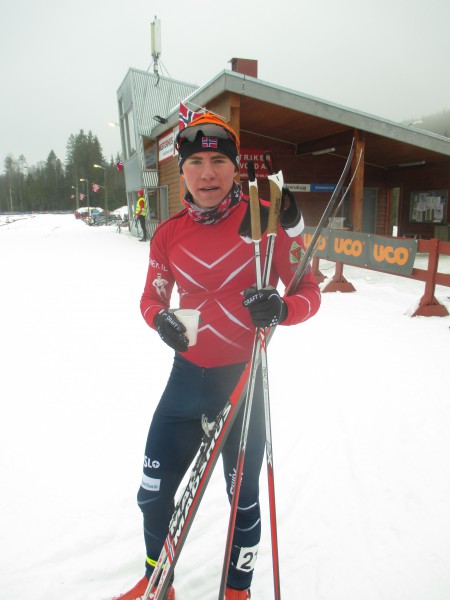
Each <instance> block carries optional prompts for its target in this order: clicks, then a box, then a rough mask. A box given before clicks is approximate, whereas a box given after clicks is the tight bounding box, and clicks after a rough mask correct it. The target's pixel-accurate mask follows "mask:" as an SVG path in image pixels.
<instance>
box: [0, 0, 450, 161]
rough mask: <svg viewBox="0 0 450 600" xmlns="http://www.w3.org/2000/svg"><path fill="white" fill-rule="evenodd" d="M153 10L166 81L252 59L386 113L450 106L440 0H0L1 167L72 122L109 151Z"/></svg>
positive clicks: (147, 64) (321, 92) (37, 150)
mask: <svg viewBox="0 0 450 600" xmlns="http://www.w3.org/2000/svg"><path fill="white" fill-rule="evenodd" d="M155 15H156V16H157V17H158V18H159V19H160V20H161V25H162V55H161V67H160V70H161V72H162V74H164V75H168V76H170V77H173V78H174V79H178V80H181V81H186V82H189V83H194V84H197V85H203V84H205V83H207V82H208V81H209V80H210V79H212V78H213V77H215V76H216V75H217V74H218V73H220V72H221V71H222V70H223V69H231V65H230V64H229V60H230V59H231V58H232V57H240V58H251V59H256V60H258V76H259V78H260V79H262V80H264V81H267V82H269V83H273V84H276V85H280V86H283V87H287V88H291V89H294V90H297V91H300V92H303V93H305V94H309V95H313V96H317V97H318V98H321V99H324V100H327V101H330V102H335V103H337V104H341V105H344V106H347V107H350V108H354V109H357V110H359V111H362V112H366V113H370V114H373V115H378V116H381V117H384V118H386V119H391V120H394V121H403V120H405V119H411V121H412V120H415V119H420V117H421V116H424V115H428V114H430V113H434V112H439V111H442V110H445V109H450V30H449V23H450V0H427V1H424V0H308V1H306V0H276V1H273V2H267V0H260V1H259V2H256V1H254V0H253V1H252V0H239V1H238V0H227V1H226V2H222V3H220V2H215V1H211V0H210V1H208V0H198V1H197V2H192V3H189V2H185V1H184V2H183V1H181V0H154V1H148V0H77V1H75V0H71V1H70V2H69V1H68V0H46V2H45V3H44V4H42V3H40V2H37V1H36V0H14V2H7V1H6V0H2V7H1V17H0V77H1V90H2V92H1V105H0V106H1V110H0V161H1V165H0V171H3V164H4V159H5V157H6V156H7V155H8V154H12V155H13V157H14V158H18V157H19V156H20V155H21V154H23V155H25V157H26V159H27V161H28V164H30V165H33V164H36V163H37V162H39V161H41V160H46V158H47V156H48V154H49V152H50V151H51V150H54V151H55V153H56V155H57V156H58V158H60V159H61V160H62V161H63V162H64V160H65V158H66V144H67V140H68V138H69V136H70V135H71V134H76V133H78V132H79V131H80V129H83V130H85V131H86V132H87V131H89V130H92V132H93V133H94V134H95V135H97V137H98V138H99V141H100V143H101V144H102V148H103V151H104V154H105V155H106V156H107V157H108V158H109V156H110V155H111V154H113V155H114V156H115V154H116V153H117V152H120V150H121V148H120V138H119V131H118V129H116V128H111V127H110V126H109V125H108V123H109V122H110V121H118V112H117V98H116V92H117V88H118V87H119V85H120V84H121V82H122V80H123V79H124V77H125V75H126V74H127V71H128V69H129V68H136V69H141V70H143V71H146V70H148V69H150V70H152V69H153V67H152V57H151V46H150V40H151V38H150V25H151V22H152V21H153V20H154V17H155Z"/></svg>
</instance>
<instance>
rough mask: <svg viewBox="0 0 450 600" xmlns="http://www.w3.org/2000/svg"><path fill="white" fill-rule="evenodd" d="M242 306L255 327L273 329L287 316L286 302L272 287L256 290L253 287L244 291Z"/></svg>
mask: <svg viewBox="0 0 450 600" xmlns="http://www.w3.org/2000/svg"><path fill="white" fill-rule="evenodd" d="M244 296H245V300H244V302H243V305H244V306H246V307H247V308H248V310H249V311H250V317H251V319H252V323H253V325H254V326H255V327H274V326H275V325H278V323H282V322H283V321H284V320H285V319H286V317H287V314H288V309H287V305H286V302H285V301H284V300H283V299H282V297H281V296H280V294H279V293H278V292H277V290H276V289H275V288H273V287H270V286H269V287H266V288H262V289H261V290H257V289H256V288H255V287H251V288H247V289H246V290H245V291H244Z"/></svg>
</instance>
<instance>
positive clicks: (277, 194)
mask: <svg viewBox="0 0 450 600" xmlns="http://www.w3.org/2000/svg"><path fill="white" fill-rule="evenodd" d="M280 177H281V180H280ZM282 177H283V176H282V173H281V171H279V172H278V174H277V175H269V176H268V180H269V186H270V208H269V221H268V223H267V235H277V231H278V221H279V219H280V215H281V190H282V187H283V180H282Z"/></svg>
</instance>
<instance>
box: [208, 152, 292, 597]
mask: <svg viewBox="0 0 450 600" xmlns="http://www.w3.org/2000/svg"><path fill="white" fill-rule="evenodd" d="M248 173H249V196H250V224H251V239H252V242H253V244H254V259H255V271H256V288H257V289H258V290H259V289H261V288H263V287H266V286H268V285H269V278H270V271H271V266H272V257H273V250H274V244H275V238H276V235H277V231H278V221H279V219H280V215H281V200H282V189H283V175H282V173H281V171H279V172H278V173H271V174H270V175H269V176H268V179H269V186H270V208H269V217H268V223H267V250H266V256H265V262H264V271H262V268H261V249H260V244H261V213H260V203H259V196H258V186H257V182H256V178H255V170H254V163H253V161H249V163H248ZM266 333H267V330H266V329H264V328H257V329H256V332H255V337H254V342H253V351H252V358H251V368H250V373H251V376H250V380H249V383H248V387H247V394H246V398H245V404H244V415H243V421H242V432H241V438H240V443H239V451H238V458H237V463H236V472H235V487H234V491H233V496H232V501H231V508H230V519H229V523H228V533H227V541H226V545H225V556H224V561H223V568H222V578H221V583H220V590H219V600H223V598H224V596H225V588H226V580H227V576H228V569H229V562H230V557H231V551H232V547H233V535H234V527H235V523H236V514H237V509H238V503H239V493H240V488H241V482H242V475H243V469H244V461H245V452H246V446H247V438H248V431H249V427H250V417H251V409H252V402H253V395H254V388H255V381H256V374H257V371H258V366H257V365H258V363H259V361H258V354H259V358H260V362H261V373H262V380H263V381H262V383H263V395H264V417H265V430H266V463H267V480H268V487H269V509H270V530H271V541H272V567H273V580H274V592H275V600H280V598H281V595H280V594H281V592H280V572H279V560H278V536H277V517H276V503H275V478H274V466H273V451H272V427H271V417H270V398H269V378H268V367H267V347H266Z"/></svg>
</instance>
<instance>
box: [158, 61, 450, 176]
mask: <svg viewBox="0 0 450 600" xmlns="http://www.w3.org/2000/svg"><path fill="white" fill-rule="evenodd" d="M226 92H231V93H235V94H238V95H239V96H240V98H241V107H240V124H241V134H242V132H248V133H252V134H256V135H261V136H262V137H266V138H267V137H268V138H273V139H277V140H281V141H283V142H286V143H288V144H292V145H293V146H295V148H296V152H297V153H298V154H304V153H305V154H306V153H311V152H313V151H317V150H320V149H321V148H325V147H329V146H333V147H334V148H336V151H338V150H339V147H340V146H341V147H342V148H344V147H347V146H348V144H349V137H351V136H352V135H353V130H354V129H359V130H361V131H364V132H366V145H365V161H366V162H367V163H371V164H374V165H376V166H380V167H383V168H389V167H395V166H398V165H399V164H402V165H403V164H405V163H416V162H417V163H418V162H422V161H424V162H427V163H430V162H433V163H436V162H443V161H447V160H448V157H450V138H446V137H443V136H440V135H437V134H434V133H429V132H427V131H424V130H421V129H418V128H414V127H411V126H408V125H403V124H400V123H395V122H393V121H388V120H385V119H383V118H381V117H377V116H374V115H370V114H366V113H363V112H360V111H357V110H354V109H350V108H347V107H345V106H340V105H338V104H334V103H332V102H328V101H325V100H322V99H320V98H316V97H313V96H309V95H307V94H303V93H301V92H298V91H295V90H291V89H287V88H283V87H279V86H276V85H274V84H271V83H267V82H264V81H262V80H260V79H255V78H252V77H248V76H246V75H242V74H240V73H236V72H234V71H228V70H224V71H222V72H221V73H219V74H218V75H217V76H216V77H215V78H213V79H212V80H211V81H209V82H208V83H206V84H205V85H203V86H202V87H200V88H198V89H196V90H195V91H194V92H193V93H191V94H190V95H189V96H187V97H186V98H185V100H190V101H192V102H193V103H194V104H196V105H197V106H207V105H208V103H210V102H211V101H212V100H214V99H215V98H217V97H218V96H220V95H221V94H223V93H226ZM280 109H282V110H280ZM166 118H167V119H168V123H167V124H164V125H159V126H157V127H155V128H153V129H152V136H158V135H161V134H162V133H163V132H164V131H166V130H167V129H168V127H170V126H172V127H174V126H175V125H176V124H177V122H178V107H174V109H173V110H172V111H171V112H170V113H169V114H167V115H166Z"/></svg>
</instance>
